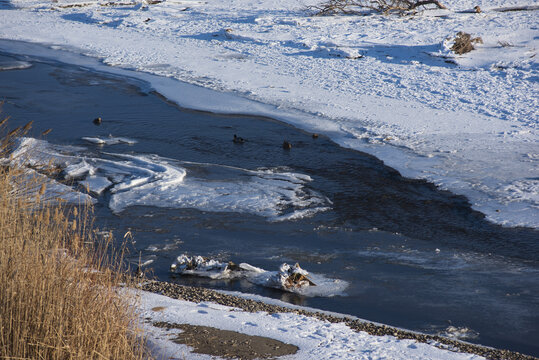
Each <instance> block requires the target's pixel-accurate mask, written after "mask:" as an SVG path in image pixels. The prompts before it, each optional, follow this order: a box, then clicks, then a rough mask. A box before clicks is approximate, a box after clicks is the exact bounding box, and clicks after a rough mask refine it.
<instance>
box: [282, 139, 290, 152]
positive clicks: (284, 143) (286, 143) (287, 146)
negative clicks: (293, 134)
mask: <svg viewBox="0 0 539 360" xmlns="http://www.w3.org/2000/svg"><path fill="white" fill-rule="evenodd" d="M283 149H285V150H290V149H292V144H290V143H289V142H288V141H286V140H285V141H284V142H283Z"/></svg>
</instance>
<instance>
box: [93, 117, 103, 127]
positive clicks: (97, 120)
mask: <svg viewBox="0 0 539 360" xmlns="http://www.w3.org/2000/svg"><path fill="white" fill-rule="evenodd" d="M94 124H95V125H101V118H100V117H98V118H95V119H94Z"/></svg>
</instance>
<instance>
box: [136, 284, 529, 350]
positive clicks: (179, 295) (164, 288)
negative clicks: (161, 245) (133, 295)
mask: <svg viewBox="0 0 539 360" xmlns="http://www.w3.org/2000/svg"><path fill="white" fill-rule="evenodd" d="M139 289H140V290H143V291H147V292H151V293H155V294H160V295H164V296H167V297H169V298H172V299H179V300H184V301H189V302H194V303H200V302H203V301H207V302H212V303H215V304H219V305H224V306H229V307H235V308H240V309H242V310H244V311H246V312H252V313H255V312H267V313H269V314H273V313H295V314H298V315H304V316H309V317H313V318H316V319H319V320H322V321H327V322H330V323H344V324H346V325H347V326H348V327H349V328H351V329H352V330H354V331H357V332H360V331H364V332H366V333H368V334H370V335H376V336H385V335H390V336H394V337H396V338H397V339H410V340H415V341H418V342H421V343H426V344H430V345H433V346H436V347H438V348H440V349H443V350H449V351H453V352H462V353H470V354H476V355H479V356H483V357H485V358H487V359H492V360H501V359H506V360H537V359H538V358H536V357H534V356H531V355H526V354H521V353H519V352H516V351H510V350H504V349H496V348H490V347H486V346H482V345H477V344H472V343H468V342H464V341H459V340H452V339H449V338H444V337H441V336H438V335H428V334H422V333H418V332H414V331H409V330H405V329H399V328H395V327H391V326H388V325H383V324H375V323H372V322H369V321H366V320H361V319H353V318H352V317H348V316H347V315H346V314H342V317H340V316H335V315H331V314H328V313H324V312H318V311H312V310H310V309H309V310H305V309H300V308H291V307H290V308H289V307H284V306H279V305H273V304H268V303H265V302H262V301H257V300H251V299H246V298H242V297H238V296H234V295H228V294H224V293H221V292H218V291H215V290H211V289H207V288H199V287H191V286H184V285H178V284H174V283H169V282H164V281H157V280H150V281H147V282H145V283H143V284H142V285H140V287H139Z"/></svg>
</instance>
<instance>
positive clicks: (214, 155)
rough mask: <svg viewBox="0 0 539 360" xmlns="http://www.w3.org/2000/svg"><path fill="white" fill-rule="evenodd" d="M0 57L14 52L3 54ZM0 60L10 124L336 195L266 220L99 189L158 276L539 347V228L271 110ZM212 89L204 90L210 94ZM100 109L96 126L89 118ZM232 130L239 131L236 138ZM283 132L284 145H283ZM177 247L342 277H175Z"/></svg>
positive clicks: (107, 217)
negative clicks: (127, 203)
mask: <svg viewBox="0 0 539 360" xmlns="http://www.w3.org/2000/svg"><path fill="white" fill-rule="evenodd" d="M0 55H2V56H0V60H10V59H13V57H10V55H8V54H1V53H0ZM30 60H31V62H32V63H33V66H32V67H31V68H29V69H25V70H11V71H0V97H1V98H3V99H4V100H5V104H4V106H3V113H4V114H7V115H10V116H11V117H12V120H11V121H10V124H11V125H12V126H15V125H18V124H22V123H25V122H27V121H30V120H34V126H33V131H34V133H35V134H36V136H38V134H40V133H41V132H42V131H43V130H45V129H48V128H53V131H52V132H51V133H50V134H49V135H47V140H49V141H50V142H53V143H59V144H78V145H85V146H87V147H88V148H89V150H90V151H93V152H95V154H97V155H99V154H100V152H102V151H111V152H115V153H130V154H131V153H132V154H158V155H160V156H164V157H169V158H173V159H178V160H182V161H191V162H197V163H210V164H222V165H230V166H235V167H240V168H244V169H256V168H260V167H287V168H289V169H290V170H291V171H294V172H298V173H303V174H307V175H309V176H311V177H312V178H313V181H312V183H310V184H309V187H310V188H311V189H312V190H314V191H317V192H319V193H321V194H323V195H325V196H326V197H328V198H329V199H330V200H331V201H332V202H333V205H332V210H331V211H328V212H324V213H319V214H317V215H316V216H314V217H312V218H305V219H301V220H294V221H284V222H268V221H267V219H265V218H262V217H258V216H255V215H248V214H247V215H246V214H237V213H232V212H230V213H216V212H203V211H198V210H194V209H166V208H156V207H132V208H128V209H127V210H126V211H124V212H122V213H121V214H120V215H113V214H112V213H111V212H110V210H109V209H108V207H107V201H108V198H109V196H110V195H109V194H105V195H103V196H102V197H100V198H99V203H98V204H97V205H96V214H97V223H98V226H99V227H101V228H106V229H112V230H114V231H115V233H116V235H117V238H119V239H120V238H122V236H123V234H124V233H125V232H126V231H127V230H129V229H130V230H131V232H132V233H133V234H134V236H135V240H136V243H135V244H134V245H133V249H132V260H133V261H138V257H139V256H140V257H141V258H142V259H143V260H147V259H152V260H154V262H153V263H152V264H151V265H150V266H151V268H152V269H151V271H152V272H153V274H154V275H155V276H157V277H158V278H160V279H162V280H167V281H177V282H180V283H182V284H190V285H199V286H207V287H212V288H220V289H228V290H239V291H243V292H250V293H257V294H261V295H265V296H269V297H273V298H278V299H282V300H285V301H288V302H292V303H295V304H301V305H305V306H311V307H317V308H322V309H326V310H332V311H337V312H342V313H348V314H352V315H356V316H358V317H361V318H365V319H368V320H372V321H378V322H383V323H387V324H390V325H394V326H400V327H404V328H409V329H413V330H420V331H425V332H431V333H436V332H440V331H443V330H445V329H446V328H447V327H448V326H449V325H452V326H455V327H467V328H469V329H472V330H473V331H471V332H469V333H470V334H473V333H478V336H477V337H475V338H470V339H468V341H471V342H477V343H481V344H485V345H490V346H495V347H503V348H509V349H512V350H517V351H520V352H524V353H529V354H533V355H536V356H538V355H539V345H538V344H537V339H539V297H538V294H539V236H538V235H539V234H538V232H537V231H536V230H531V229H525V228H503V227H500V226H496V225H493V224H490V223H488V222H486V221H485V220H484V219H483V216H482V215H481V214H480V213H478V212H475V211H473V210H472V209H471V208H470V204H469V203H468V201H467V199H466V198H464V197H461V196H456V195H454V194H452V193H450V192H447V191H440V190H438V189H437V188H436V187H435V186H433V185H432V184H429V183H427V182H424V181H419V180H410V179H406V178H403V177H401V176H400V175H399V173H398V172H396V171H395V170H393V169H391V168H388V167H386V166H384V164H383V163H382V162H381V161H379V160H378V159H376V158H374V157H372V156H369V155H367V154H364V153H360V152H357V151H351V150H346V149H342V148H340V147H338V146H337V145H335V144H334V143H332V142H331V141H329V139H327V138H325V137H319V138H317V139H313V138H312V136H311V134H308V133H305V132H302V131H301V130H298V129H295V128H293V127H290V126H287V125H285V124H282V123H280V122H277V121H273V120H270V119H263V118H256V117H250V116H221V115H215V114H207V113H201V112H194V111H188V110H185V109H179V108H177V107H176V106H174V105H172V104H169V103H167V102H166V101H165V100H164V99H162V98H160V97H159V96H158V95H157V94H153V93H144V92H142V91H141V90H140V89H141V87H140V86H138V85H141V84H137V82H136V81H133V80H130V81H126V80H125V79H119V78H114V77H111V76H109V75H104V74H97V73H94V72H88V71H86V70H84V69H80V68H77V67H72V66H68V65H65V64H58V63H53V62H46V61H44V60H39V61H38V60H36V59H30ZM211 100H212V99H208V101H211ZM97 116H100V117H102V118H103V123H102V125H101V126H95V125H94V124H93V123H92V120H93V118H95V117H97ZM109 134H113V135H114V136H125V137H130V138H133V139H136V140H137V141H138V143H137V144H135V145H114V146H111V147H106V148H100V147H98V146H94V145H89V144H87V143H85V142H84V141H82V140H81V137H82V136H97V135H100V136H107V135H109ZM233 134H239V135H241V136H242V137H244V138H247V139H248V141H247V142H246V143H245V144H241V145H239V144H234V143H233V142H232V136H233ZM284 139H287V140H288V141H290V142H291V143H292V144H293V148H292V149H291V150H290V151H286V150H283V149H282V147H281V144H282V142H283V140H284ZM181 253H188V254H191V255H204V256H211V257H216V258H219V259H221V260H226V261H228V260H231V261H235V262H249V263H250V264H252V265H255V266H258V267H262V268H265V269H268V270H274V269H276V268H277V267H278V266H279V265H280V264H281V263H282V262H289V263H290V262H299V263H300V264H301V265H302V267H303V268H306V269H308V270H309V271H311V272H314V273H321V274H325V275H326V276H328V277H333V278H337V279H342V280H346V281H348V282H349V283H350V285H349V287H348V288H347V290H346V295H345V296H336V297H331V298H325V297H315V298H307V297H302V296H299V295H294V294H289V293H284V292H281V291H278V290H272V289H267V288H263V287H260V286H256V285H253V284H251V283H248V282H244V281H238V280H236V281H222V280H221V281H215V280H214V281H212V280H207V279H200V278H192V277H187V278H185V277H183V278H182V277H174V276H172V275H171V274H170V273H169V271H168V269H169V266H170V264H171V263H172V262H173V261H174V259H175V257H176V256H178V255H179V254H181Z"/></svg>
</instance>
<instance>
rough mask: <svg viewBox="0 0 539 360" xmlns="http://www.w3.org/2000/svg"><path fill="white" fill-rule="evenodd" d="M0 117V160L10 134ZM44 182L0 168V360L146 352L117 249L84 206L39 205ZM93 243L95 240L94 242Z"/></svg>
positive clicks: (18, 132) (114, 356)
mask: <svg viewBox="0 0 539 360" xmlns="http://www.w3.org/2000/svg"><path fill="white" fill-rule="evenodd" d="M30 125H31V124H29V125H28V126H26V127H19V128H17V129H16V130H14V131H12V132H11V133H9V132H8V131H7V130H5V129H6V122H0V128H1V129H0V130H4V132H3V133H4V134H7V135H5V136H4V137H2V138H0V158H4V159H5V158H6V156H7V157H9V150H10V147H11V145H12V144H13V143H14V141H15V137H17V136H20V135H23V134H24V132H25V131H27V130H28V129H29V127H30ZM45 193H46V183H44V182H43V180H39V179H38V178H31V177H28V175H27V174H26V173H25V171H24V170H23V169H22V168H21V167H16V166H15V167H14V166H10V165H8V164H6V163H5V162H4V164H3V165H1V166H0V284H1V285H0V359H143V358H148V352H147V351H146V350H145V348H144V340H143V338H142V336H141V333H140V331H139V330H138V329H139V327H138V324H139V322H138V321H139V320H138V315H137V313H136V306H137V304H136V299H135V298H134V296H132V295H128V294H127V292H126V291H121V290H120V287H119V284H120V283H121V282H123V283H126V282H127V283H129V281H130V280H128V279H126V277H125V276H123V275H122V269H121V263H122V262H121V255H122V254H121V253H120V254H118V253H117V254H116V255H111V253H113V251H111V249H110V243H107V242H104V240H103V241H102V242H99V241H98V239H97V236H96V235H95V231H94V230H93V229H92V224H91V219H92V213H91V209H90V207H89V206H82V207H68V206H65V205H62V204H61V203H58V202H56V203H55V204H54V205H51V203H46V202H44V200H43V196H44V195H45ZM97 243H99V244H100V245H98V246H96V244H97Z"/></svg>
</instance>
